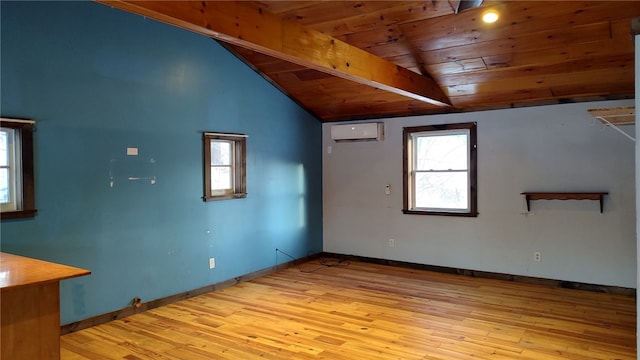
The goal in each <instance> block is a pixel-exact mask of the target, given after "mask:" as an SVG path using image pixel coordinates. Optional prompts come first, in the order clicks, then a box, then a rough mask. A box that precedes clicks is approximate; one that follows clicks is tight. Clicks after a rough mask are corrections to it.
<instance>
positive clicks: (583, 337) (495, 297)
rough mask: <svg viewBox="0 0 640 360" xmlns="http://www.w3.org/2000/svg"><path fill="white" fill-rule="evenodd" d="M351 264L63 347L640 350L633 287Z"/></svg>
mask: <svg viewBox="0 0 640 360" xmlns="http://www.w3.org/2000/svg"><path fill="white" fill-rule="evenodd" d="M342 265H344V266H333V267H323V266H322V265H321V264H320V262H319V261H314V262H309V263H305V264H302V265H301V266H300V268H299V269H302V270H303V271H300V270H299V269H298V268H290V269H286V270H283V271H280V272H277V273H274V274H271V275H267V276H264V277H261V278H257V279H254V280H251V281H248V282H244V283H240V284H237V285H235V286H233V287H229V288H225V289H223V290H219V291H215V292H211V293H207V294H204V295H200V296H197V297H194V298H191V299H187V300H183V301H180V302H177V303H173V304H170V305H167V306H164V307H160V308H156V309H153V310H149V311H146V312H144V313H139V314H136V315H132V316H130V317H127V318H124V319H120V320H115V321H112V322H109V323H106V324H102V325H98V326H95V327H92V328H88V329H84V330H81V331H78V332H75V333H70V334H67V335H64V336H62V337H61V353H62V358H63V359H64V360H82V359H107V360H108V359H126V360H146V359H184V360H201V359H272V360H278V359H303V360H304V359H314V360H318V359H332V360H341V359H416V360H426V359H438V360H444V359H447V360H451V359H453V360H462V359H493V360H495V359H499V360H502V359H505V360H506V359H531V360H533V359H535V360H540V359H550V360H557V359H574V360H586V359H590V360H604V359H619V360H626V359H635V358H636V352H635V344H636V337H635V332H636V329H635V317H636V308H635V298H634V297H629V296H624V295H613V294H603V293H595V292H586V291H582V290H572V289H561V288H552V287H546V286H541V285H532V284H523V283H516V282H510V281H504V280H493V279H482V278H473V277H468V276H460V275H453V274H442V273H434V272H429V271H421V270H416V269H409V268H403V267H392V266H386V265H376V264H371V263H361V262H351V263H343V264H342ZM305 269H307V270H309V269H314V270H315V269H319V270H317V271H313V272H311V271H304V270H305Z"/></svg>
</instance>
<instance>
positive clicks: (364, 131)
mask: <svg viewBox="0 0 640 360" xmlns="http://www.w3.org/2000/svg"><path fill="white" fill-rule="evenodd" d="M331 139H332V140H334V141H378V140H383V139H384V123H381V122H379V123H378V122H376V123H359V124H344V125H333V126H331Z"/></svg>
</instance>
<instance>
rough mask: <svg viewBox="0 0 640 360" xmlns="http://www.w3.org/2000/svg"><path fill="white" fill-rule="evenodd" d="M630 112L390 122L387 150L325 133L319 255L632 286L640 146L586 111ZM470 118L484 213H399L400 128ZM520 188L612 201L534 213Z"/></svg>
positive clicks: (577, 107) (562, 204) (563, 109)
mask: <svg viewBox="0 0 640 360" xmlns="http://www.w3.org/2000/svg"><path fill="white" fill-rule="evenodd" d="M629 105H633V100H629V101H609V102H596V103H578V104H566V105H554V106H544V107H530V108H522V109H508V110H496V111H484V112H475V113H466V114H449V115H432V116H417V117H408V118H393V119H386V120H384V122H385V140H384V141H380V142H355V143H353V142H352V143H335V142H333V141H331V140H330V136H329V132H330V127H331V124H324V125H323V146H324V151H323V196H324V251H327V252H334V253H340V254H350V255H359V256H367V257H373V258H382V259H390V260H400V261H408V262H414V263H419V264H429V265H439V266H447V267H454V268H463V269H471V270H480V271H490V272H499V273H507V274H514V275H526V276H533V277H542V278H549V279H558V280H568V281H578V282H583V283H591V284H600V285H613V286H623V287H629V288H635V287H636V251H635V241H636V240H635V239H636V237H635V221H636V216H635V179H634V171H635V170H634V167H635V165H634V143H633V142H632V141H631V140H629V139H627V138H626V137H624V136H623V135H621V134H619V133H617V132H616V131H614V130H613V129H611V128H605V127H604V126H603V125H601V124H600V123H596V122H595V120H594V119H593V118H592V117H591V116H590V115H589V114H588V113H587V109H591V108H600V107H613V106H629ZM468 121H476V122H477V123H478V211H479V213H480V214H479V216H478V217H477V218H461V217H447V216H424V215H404V214H402V212H401V209H402V128H403V127H405V126H417V125H428V124H441V123H454V122H468ZM623 129H624V130H625V131H626V132H628V133H630V134H633V132H634V130H635V129H634V128H633V127H632V126H631V127H629V126H627V127H623ZM329 147H330V148H331V149H330V152H329ZM386 184H390V185H391V189H392V192H391V195H385V192H384V190H385V185H386ZM523 191H608V192H609V195H608V196H606V197H605V203H604V214H600V211H599V204H598V202H596V201H575V200H573V201H557V200H555V201H547V200H544V201H534V202H532V203H531V207H532V209H531V210H532V211H531V212H530V213H527V211H526V206H525V202H524V199H523V197H522V195H520V193H521V192H523ZM390 238H393V239H395V247H389V246H388V239H390ZM535 251H539V252H541V254H542V261H541V262H534V261H533V253H534V252H535Z"/></svg>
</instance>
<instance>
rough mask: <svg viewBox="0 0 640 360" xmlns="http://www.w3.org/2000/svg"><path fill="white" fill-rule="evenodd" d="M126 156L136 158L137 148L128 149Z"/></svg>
mask: <svg viewBox="0 0 640 360" xmlns="http://www.w3.org/2000/svg"><path fill="white" fill-rule="evenodd" d="M127 155H130V156H138V148H137V147H128V148H127Z"/></svg>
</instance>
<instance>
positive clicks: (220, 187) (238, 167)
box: [203, 133, 247, 201]
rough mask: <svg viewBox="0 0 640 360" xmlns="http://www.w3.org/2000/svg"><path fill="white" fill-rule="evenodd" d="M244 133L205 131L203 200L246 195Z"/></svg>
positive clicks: (245, 138) (235, 197) (245, 137)
mask: <svg viewBox="0 0 640 360" xmlns="http://www.w3.org/2000/svg"><path fill="white" fill-rule="evenodd" d="M246 140H247V136H246V135H241V134H222V133H205V134H204V197H203V198H204V200H205V201H210V200H224V199H237V198H244V197H246V196H247V184H246V160H245V155H246Z"/></svg>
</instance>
